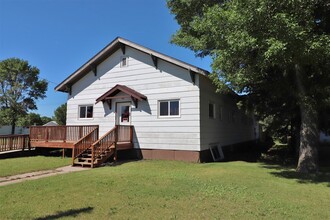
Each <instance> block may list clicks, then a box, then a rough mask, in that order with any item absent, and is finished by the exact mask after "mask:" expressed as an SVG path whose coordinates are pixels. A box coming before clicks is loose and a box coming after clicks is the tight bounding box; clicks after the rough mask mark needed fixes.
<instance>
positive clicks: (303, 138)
mask: <svg viewBox="0 0 330 220" xmlns="http://www.w3.org/2000/svg"><path fill="white" fill-rule="evenodd" d="M296 80H297V89H298V101H299V106H300V116H301V125H300V147H299V160H298V166H297V169H296V170H297V172H300V173H315V172H317V171H318V151H317V145H318V141H319V130H318V117H317V116H318V114H317V108H316V106H317V105H316V103H315V100H314V99H313V98H312V97H309V96H308V95H306V91H305V87H304V85H303V80H302V71H301V68H300V66H299V65H296Z"/></svg>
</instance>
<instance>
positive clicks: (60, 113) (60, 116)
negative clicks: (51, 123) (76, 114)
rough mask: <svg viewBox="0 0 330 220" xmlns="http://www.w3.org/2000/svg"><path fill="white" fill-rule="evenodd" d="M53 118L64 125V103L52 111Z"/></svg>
mask: <svg viewBox="0 0 330 220" xmlns="http://www.w3.org/2000/svg"><path fill="white" fill-rule="evenodd" d="M54 115H55V117H54V119H55V121H56V122H57V124H59V125H65V124H66V103H65V104H62V105H60V106H59V107H58V108H57V109H55V111H54Z"/></svg>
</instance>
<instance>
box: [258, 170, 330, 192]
mask: <svg viewBox="0 0 330 220" xmlns="http://www.w3.org/2000/svg"><path fill="white" fill-rule="evenodd" d="M263 167H264V168H269V169H276V170H277V171H273V172H270V174H272V175H274V176H276V177H281V178H287V179H294V180H296V181H297V182H298V183H314V184H318V183H327V186H328V187H330V168H321V169H320V171H319V172H318V173H316V174H304V173H298V172H296V171H295V169H294V168H293V167H283V166H278V165H263Z"/></svg>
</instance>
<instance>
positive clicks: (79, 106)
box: [78, 104, 94, 120]
mask: <svg viewBox="0 0 330 220" xmlns="http://www.w3.org/2000/svg"><path fill="white" fill-rule="evenodd" d="M81 107H86V110H85V111H86V112H85V114H86V117H84V118H81V117H80V110H81ZM87 107H93V112H92V117H91V118H88V117H87ZM78 119H79V120H91V119H94V105H93V104H84V105H78Z"/></svg>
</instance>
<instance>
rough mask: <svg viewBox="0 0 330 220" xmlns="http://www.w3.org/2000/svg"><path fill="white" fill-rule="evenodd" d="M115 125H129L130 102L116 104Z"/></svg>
mask: <svg viewBox="0 0 330 220" xmlns="http://www.w3.org/2000/svg"><path fill="white" fill-rule="evenodd" d="M116 124H117V125H130V124H131V103H130V102H117V116H116Z"/></svg>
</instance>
